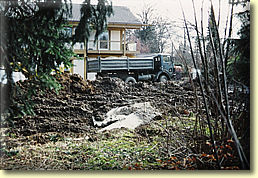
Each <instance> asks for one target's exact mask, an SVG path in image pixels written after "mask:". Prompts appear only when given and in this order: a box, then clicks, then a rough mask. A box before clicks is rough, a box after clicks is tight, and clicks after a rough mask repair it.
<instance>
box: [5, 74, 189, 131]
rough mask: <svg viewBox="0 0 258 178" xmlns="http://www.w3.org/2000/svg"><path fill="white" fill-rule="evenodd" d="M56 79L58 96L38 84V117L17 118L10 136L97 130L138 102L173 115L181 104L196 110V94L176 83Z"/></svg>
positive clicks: (76, 77)
mask: <svg viewBox="0 0 258 178" xmlns="http://www.w3.org/2000/svg"><path fill="white" fill-rule="evenodd" d="M56 79H57V80H58V82H59V83H60V84H61V86H62V89H61V90H60V91H59V93H56V92H55V91H53V90H47V91H45V92H44V93H41V92H40V89H39V86H38V87H37V85H36V89H37V90H39V91H38V92H36V95H35V96H33V97H32V98H31V101H32V102H33V103H34V107H33V109H34V112H35V115H34V116H24V117H17V118H14V119H13V120H12V122H11V123H10V125H9V128H10V130H9V131H10V132H11V133H14V134H16V135H32V134H36V133H46V132H59V133H65V132H73V133H85V132H89V131H90V130H92V129H93V130H94V129H96V126H94V123H93V121H103V120H104V119H105V118H106V113H108V112H109V111H110V110H111V109H113V108H116V107H123V106H129V105H132V104H135V103H143V102H149V103H150V104H151V105H152V106H153V107H154V108H158V109H159V112H161V114H162V113H167V112H171V110H173V108H174V107H175V106H177V108H179V110H180V107H179V106H180V105H182V106H183V105H187V106H188V107H187V108H191V107H194V102H193V100H194V95H193V92H192V91H186V92H185V91H184V89H183V88H182V87H180V86H178V85H176V84H174V83H173V82H170V83H167V84H162V83H145V82H138V83H136V84H135V85H127V84H126V83H125V82H124V81H122V80H121V79H118V78H109V77H106V78H101V79H98V80H95V81H84V80H83V79H82V77H80V76H79V75H77V74H73V75H71V74H63V75H56ZM30 82H31V81H29V80H27V81H24V82H20V83H19V86H20V88H21V89H22V90H26V87H27V86H28V85H29V83H30ZM183 91H184V92H183ZM17 102H18V103H19V100H17ZM173 112H180V111H175V110H173ZM187 112H189V111H187Z"/></svg>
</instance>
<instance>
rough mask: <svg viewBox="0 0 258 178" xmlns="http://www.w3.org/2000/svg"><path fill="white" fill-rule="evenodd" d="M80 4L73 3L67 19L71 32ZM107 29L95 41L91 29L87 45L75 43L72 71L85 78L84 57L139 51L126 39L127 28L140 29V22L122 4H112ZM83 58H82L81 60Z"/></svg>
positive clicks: (131, 55) (115, 55) (124, 54)
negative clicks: (70, 14) (69, 16)
mask: <svg viewBox="0 0 258 178" xmlns="http://www.w3.org/2000/svg"><path fill="white" fill-rule="evenodd" d="M80 8H81V5H80V4H73V7H72V17H71V18H70V19H69V24H70V26H71V27H70V30H71V33H73V34H74V33H75V28H76V26H77V25H78V23H79V21H80V16H81V15H80ZM107 22H108V23H107V24H108V25H107V30H106V31H105V32H103V33H102V34H101V35H99V37H98V39H97V42H96V43H94V36H95V32H94V31H92V32H91V34H90V38H89V41H88V44H87V45H86V46H87V48H88V49H87V54H86V49H85V43H76V44H75V45H74V46H73V51H74V52H75V53H76V54H78V55H77V56H78V58H74V59H73V64H74V67H73V68H72V69H71V72H72V73H78V74H80V75H81V76H82V77H83V78H84V79H87V73H86V57H87V58H88V59H90V58H97V57H101V58H105V57H110V56H114V57H121V56H128V57H134V56H135V55H136V54H137V53H139V51H137V49H136V43H135V42H134V41H127V40H126V36H127V30H128V29H140V28H141V26H142V23H141V22H140V21H139V20H138V19H137V18H136V17H135V16H134V15H133V14H132V12H131V11H130V10H129V9H128V8H127V7H123V6H113V15H111V16H110V17H108V18H107ZM82 59H84V60H82Z"/></svg>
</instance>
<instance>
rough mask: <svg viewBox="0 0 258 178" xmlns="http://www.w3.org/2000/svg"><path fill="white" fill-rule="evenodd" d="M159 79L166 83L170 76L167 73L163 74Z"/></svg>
mask: <svg viewBox="0 0 258 178" xmlns="http://www.w3.org/2000/svg"><path fill="white" fill-rule="evenodd" d="M159 81H160V82H162V83H166V82H167V81H168V77H167V76H166V75H161V76H160V77H159Z"/></svg>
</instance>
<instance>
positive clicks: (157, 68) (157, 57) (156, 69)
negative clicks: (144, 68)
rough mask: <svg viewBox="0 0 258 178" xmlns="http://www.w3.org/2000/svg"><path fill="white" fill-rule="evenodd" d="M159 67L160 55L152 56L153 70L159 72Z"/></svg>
mask: <svg viewBox="0 0 258 178" xmlns="http://www.w3.org/2000/svg"><path fill="white" fill-rule="evenodd" d="M160 67H161V58H160V56H156V57H154V71H155V72H159V71H160Z"/></svg>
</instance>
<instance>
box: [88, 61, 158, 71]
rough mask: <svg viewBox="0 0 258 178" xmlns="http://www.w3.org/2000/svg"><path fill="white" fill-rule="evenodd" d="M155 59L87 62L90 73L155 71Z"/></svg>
mask: <svg viewBox="0 0 258 178" xmlns="http://www.w3.org/2000/svg"><path fill="white" fill-rule="evenodd" d="M153 69H154V60H153V58H144V59H143V58H114V59H101V58H98V59H89V60H87V70H88V72H104V71H107V72H108V71H118V70H119V71H121V70H126V71H134V70H153Z"/></svg>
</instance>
